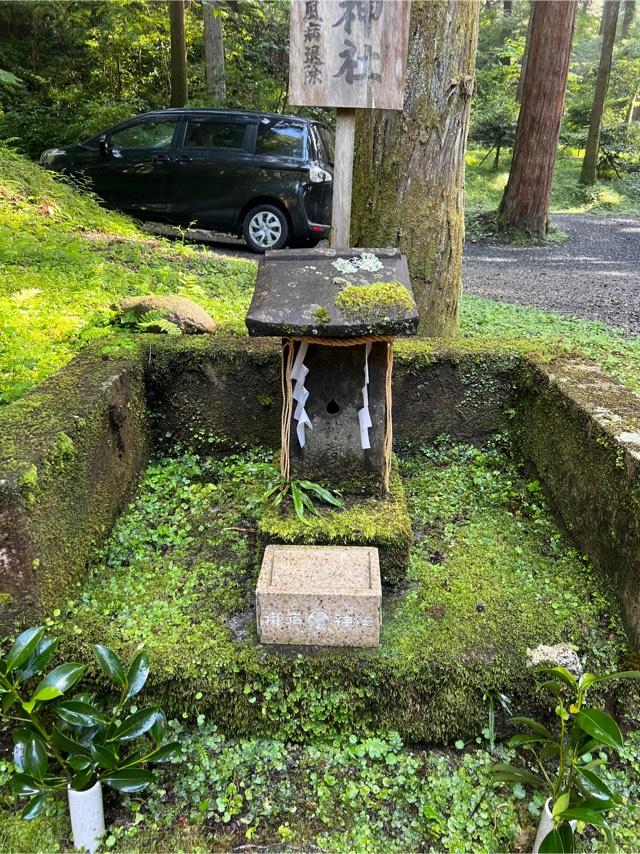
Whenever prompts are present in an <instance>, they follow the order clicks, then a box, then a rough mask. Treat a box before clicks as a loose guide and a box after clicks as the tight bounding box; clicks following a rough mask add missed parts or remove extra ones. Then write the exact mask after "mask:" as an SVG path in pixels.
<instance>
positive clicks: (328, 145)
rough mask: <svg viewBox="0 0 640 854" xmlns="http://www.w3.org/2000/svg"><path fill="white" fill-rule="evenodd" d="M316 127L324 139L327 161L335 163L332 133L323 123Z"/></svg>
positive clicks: (323, 144)
mask: <svg viewBox="0 0 640 854" xmlns="http://www.w3.org/2000/svg"><path fill="white" fill-rule="evenodd" d="M316 129H317V131H318V134H319V136H320V139H321V140H322V146H323V148H324V153H325V157H326V158H327V162H329V163H333V139H332V138H331V134H330V133H329V131H328V130H327V129H326V127H323V126H322V125H316Z"/></svg>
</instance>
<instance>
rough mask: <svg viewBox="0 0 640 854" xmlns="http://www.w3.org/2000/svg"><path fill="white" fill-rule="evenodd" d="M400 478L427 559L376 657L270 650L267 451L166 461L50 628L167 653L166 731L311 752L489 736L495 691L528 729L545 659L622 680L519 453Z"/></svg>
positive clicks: (611, 619)
mask: <svg viewBox="0 0 640 854" xmlns="http://www.w3.org/2000/svg"><path fill="white" fill-rule="evenodd" d="M402 471H403V477H404V486H405V489H406V491H407V497H408V500H409V505H410V510H411V516H412V521H413V528H414V532H415V536H416V542H415V545H414V547H413V550H412V553H411V560H410V566H409V575H408V579H407V581H406V584H404V585H403V587H402V588H401V589H400V590H398V591H397V595H396V596H392V597H390V598H389V599H388V600H385V604H384V614H383V636H382V644H381V646H380V648H379V649H376V650H369V651H367V650H361V651H358V650H350V651H331V655H329V656H327V655H323V654H319V655H313V656H305V657H301V658H296V657H295V656H282V655H280V654H279V653H278V651H277V650H275V649H270V648H267V647H263V646H261V645H259V644H258V643H257V639H256V634H255V617H254V614H253V611H252V610H251V608H250V606H249V604H248V603H250V602H251V601H252V597H253V593H254V591H255V581H256V575H257V571H258V563H259V559H260V553H259V552H257V553H256V548H255V535H256V529H257V528H258V527H259V525H261V524H262V523H261V514H262V513H263V512H265V511H264V510H263V506H262V502H261V496H263V494H264V492H265V490H266V488H267V485H268V483H269V480H270V478H271V477H272V476H273V463H272V452H265V451H260V450H253V451H245V452H242V453H240V452H238V453H236V454H233V455H231V456H230V457H228V458H224V459H216V458H213V457H209V458H206V459H203V458H201V457H198V456H197V455H195V454H193V453H191V452H188V453H183V454H181V455H180V456H178V457H163V458H161V459H160V460H157V461H155V462H154V463H153V464H152V465H151V466H150V468H149V469H148V471H147V474H146V475H145V477H144V480H143V482H142V486H141V490H140V493H139V495H138V497H137V498H136V500H135V502H134V503H133V504H132V506H131V507H130V508H129V509H128V510H127V512H125V513H124V514H123V516H122V517H121V518H120V519H119V520H118V522H117V523H116V526H115V528H114V530H113V533H112V535H111V537H110V539H109V540H108V542H107V543H106V544H105V546H104V548H103V549H102V551H101V552H100V554H99V555H98V556H97V558H96V561H95V563H94V565H93V567H92V569H91V570H90V572H89V574H88V576H87V578H86V580H85V581H83V582H82V584H81V585H80V586H79V587H78V588H77V589H76V590H75V592H74V596H73V598H72V599H71V600H70V601H69V602H68V603H67V605H66V607H64V608H62V609H61V610H62V613H61V614H59V615H58V616H57V617H52V628H53V627H54V626H55V628H56V631H57V632H58V633H60V634H61V637H62V643H63V647H64V651H65V654H67V655H82V654H84V653H85V651H86V650H88V648H89V645H90V644H91V643H92V642H96V641H99V642H104V643H106V644H108V646H109V647H110V648H112V649H114V650H115V651H116V652H117V653H118V654H122V655H131V654H132V652H133V651H134V650H135V649H136V648H137V647H138V646H139V645H146V646H149V647H153V649H154V653H155V661H156V662H157V665H156V667H155V670H154V672H155V676H154V681H153V685H152V691H153V693H152V700H153V701H154V702H158V703H160V704H161V705H162V706H163V707H164V708H165V709H166V710H167V711H168V712H169V713H170V714H180V713H182V711H185V714H190V713H191V714H200V713H206V714H211V716H212V718H213V720H214V722H215V723H217V724H218V725H219V726H221V727H222V728H224V729H225V731H228V732H229V733H233V734H248V733H251V734H252V735H253V736H256V737H257V736H258V735H260V736H267V737H279V738H282V739H288V738H293V739H295V740H299V741H307V740H309V739H310V738H327V737H328V736H332V735H333V734H335V733H344V732H349V733H351V732H362V731H366V730H367V728H368V727H370V726H377V727H379V726H381V727H394V728H396V729H399V730H400V731H401V732H402V733H403V735H405V736H406V737H410V738H412V739H414V740H415V739H418V740H419V739H424V738H428V739H432V740H433V739H437V740H439V741H442V740H448V739H454V738H460V737H465V738H466V737H468V736H469V735H470V734H475V733H479V732H480V730H481V729H482V727H483V726H485V724H486V712H485V709H486V702H485V701H483V699H482V698H483V695H485V694H486V693H487V692H488V691H490V690H492V689H496V690H498V691H500V692H501V693H504V694H507V695H508V696H509V697H510V698H511V699H512V700H513V704H514V710H517V712H518V713H520V711H521V709H522V696H523V692H525V694H526V691H527V688H526V686H525V685H524V684H523V681H522V680H523V678H524V677H523V675H522V669H523V665H524V662H525V661H526V648H527V647H532V646H537V645H538V644H539V643H540V642H542V641H544V642H545V643H556V642H559V641H564V642H570V643H573V644H575V646H576V647H577V648H578V649H579V650H580V651H581V654H583V655H586V656H587V657H588V659H589V662H590V666H591V667H594V668H596V667H597V668H599V669H611V668H613V667H615V666H616V664H617V658H618V655H619V652H620V649H621V646H622V645H624V633H623V630H622V627H621V624H620V621H619V618H618V617H617V616H616V615H617V609H616V606H615V603H612V602H611V601H609V599H608V598H607V595H606V593H605V591H604V589H603V586H602V583H601V581H600V580H599V579H598V576H597V575H596V574H595V573H594V572H593V571H592V570H591V569H590V567H589V566H588V565H587V564H586V563H585V562H584V561H583V560H581V559H580V558H579V556H578V555H577V553H576V552H575V550H574V549H573V548H572V547H571V546H570V544H569V543H568V542H567V540H566V539H565V537H564V535H563V534H562V533H561V532H560V531H559V530H558V527H557V525H556V524H555V522H554V521H553V519H552V518H551V516H550V515H549V513H548V511H547V509H546V507H545V502H544V498H543V496H542V495H541V493H540V491H539V490H538V491H535V490H530V489H529V488H528V481H527V480H526V479H525V478H524V477H523V474H522V469H521V467H520V464H519V463H518V461H517V460H513V459H511V457H510V456H509V454H508V451H507V450H506V449H505V448H503V447H502V446H499V445H498V446H493V447H491V448H490V449H488V450H484V451H481V450H478V449H475V448H470V447H468V446H449V445H447V444H444V443H441V444H438V446H437V447H436V448H435V449H429V448H425V449H424V450H423V451H421V452H420V453H418V454H417V455H415V456H414V457H411V458H409V459H407V460H406V461H405V462H403V463H402ZM333 512H334V511H333V510H330V511H328V512H327V514H326V516H327V518H328V517H329V516H330V514H332V513H333ZM335 512H336V513H339V512H341V511H335ZM344 512H348V509H347V511H344ZM290 515H291V516H292V517H293V518H294V520H295V521H296V522H297V524H298V526H299V527H300V522H299V520H297V519H296V517H295V514H294V513H291V514H290ZM388 519H389V513H387V520H388ZM320 521H321V520H319V519H318V517H315V516H312V517H310V518H309V525H308V526H306V525H305V526H304V528H305V529H306V528H307V527H308V528H309V530H311V532H312V533H313V530H314V526H315V525H316V524H317V523H319V522H320ZM203 602H206V608H205V607H203V604H202V603H203ZM479 605H480V606H481V607H479ZM576 610H580V611H581V612H582V613H583V614H584V619H583V620H581V621H580V622H579V624H577V623H576V620H575V612H576ZM159 625H161V626H162V632H158V626H159ZM79 660H81V659H79ZM468 662H473V666H468ZM198 696H199V699H198V698H197V697H198ZM527 696H528V695H527ZM529 711H531V710H529Z"/></svg>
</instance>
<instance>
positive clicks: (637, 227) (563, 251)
mask: <svg viewBox="0 0 640 854" xmlns="http://www.w3.org/2000/svg"><path fill="white" fill-rule="evenodd" d="M552 219H553V222H554V224H555V225H557V226H559V227H560V228H561V229H562V230H563V231H566V232H567V233H568V234H569V240H568V241H567V242H566V243H560V244H549V245H547V246H535V247H517V246H494V245H488V244H479V243H475V244H474V243H468V244H467V245H466V246H465V250H464V266H463V274H462V277H463V282H464V289H465V291H466V293H470V294H475V295H476V296H481V297H488V298H489V299H496V300H501V301H502V302H511V303H520V304H521V305H529V306H534V307H535V308H544V309H549V310H550V311H557V312H560V313H562V314H570V315H574V316H578V317H583V318H586V319H587V320H601V321H602V322H603V323H606V324H607V325H608V326H615V327H618V328H621V329H623V330H624V331H625V332H627V333H636V334H638V333H640V218H639V217H631V216H628V217H622V216H619V217H595V216H590V215H578V214H556V215H554V216H553V217H552Z"/></svg>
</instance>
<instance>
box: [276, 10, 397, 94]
mask: <svg viewBox="0 0 640 854" xmlns="http://www.w3.org/2000/svg"><path fill="white" fill-rule="evenodd" d="M410 10H411V3H410V2H409V0H291V31H290V57H289V103H291V104H296V105H298V106H316V107H342V108H346V109H354V108H357V107H363V108H366V109H372V110H373V109H381V110H401V109H402V106H403V101H404V76H405V68H406V64H407V42H408V38H409V14H410Z"/></svg>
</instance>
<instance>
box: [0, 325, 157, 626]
mask: <svg viewBox="0 0 640 854" xmlns="http://www.w3.org/2000/svg"><path fill="white" fill-rule="evenodd" d="M119 349H120V355H117V354H116V355H113V356H108V355H103V354H102V345H92V346H90V347H87V348H86V349H85V350H84V351H83V353H82V354H81V355H80V356H78V357H77V358H76V359H75V360H74V361H73V362H72V363H71V364H70V365H68V366H67V367H66V368H64V369H63V370H62V371H60V372H59V373H58V374H56V375H55V376H53V377H51V379H49V380H48V381H47V382H45V383H44V384H43V385H42V386H40V387H39V388H38V389H36V390H34V391H33V392H32V393H30V394H28V395H27V396H26V397H24V398H23V399H22V400H19V401H17V402H16V403H14V404H12V405H10V406H7V407H5V408H4V409H1V410H0V591H1V594H0V625H2V626H5V627H9V626H10V624H11V621H12V619H13V618H14V617H15V616H16V615H17V614H20V616H22V617H27V618H29V617H31V616H34V617H35V615H36V614H37V613H40V614H41V613H43V612H46V611H47V610H48V609H51V608H52V607H54V606H55V605H56V604H58V603H59V602H61V601H64V600H66V599H71V598H73V596H74V583H75V582H76V581H78V580H79V579H80V578H81V577H82V575H83V573H84V570H85V568H86V565H87V562H88V560H89V558H90V556H91V553H92V550H93V547H94V545H95V544H96V543H98V542H100V541H101V540H102V539H103V538H104V537H105V536H106V535H107V534H108V533H109V531H110V530H111V527H112V526H113V523H114V522H115V520H116V518H117V517H118V515H119V514H120V513H121V512H122V510H123V509H124V507H125V506H126V504H127V502H128V500H129V499H130V497H131V496H132V494H133V491H134V489H135V486H136V484H137V481H138V476H139V474H140V472H141V471H142V470H143V468H144V467H145V465H146V463H147V459H148V449H149V430H148V412H147V405H146V395H145V387H144V371H143V369H142V359H143V356H144V354H143V352H142V351H141V349H140V347H139V346H138V344H136V343H134V342H128V343H127V346H125V347H124V348H119Z"/></svg>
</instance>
